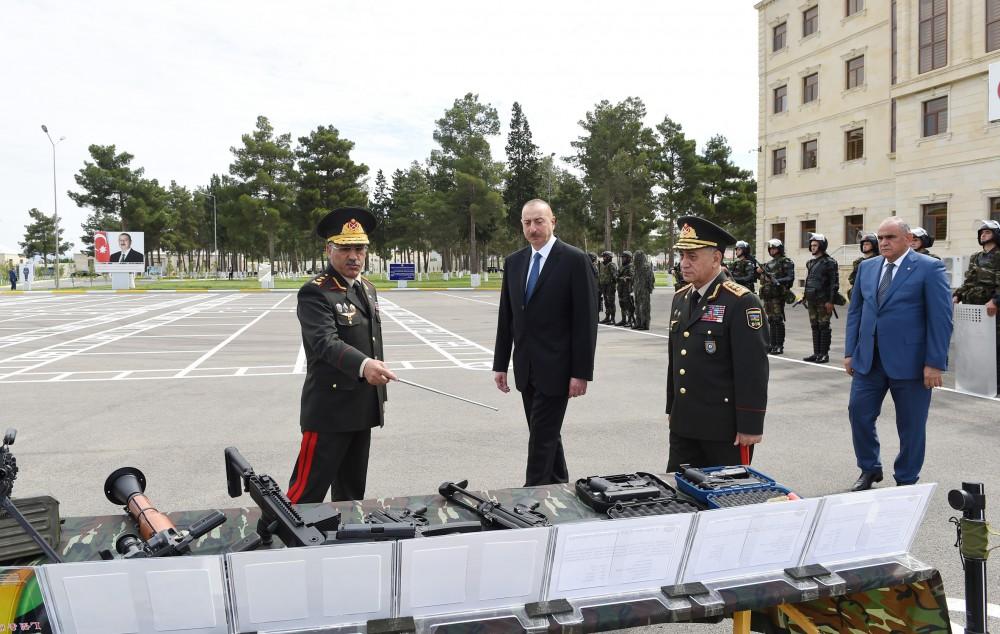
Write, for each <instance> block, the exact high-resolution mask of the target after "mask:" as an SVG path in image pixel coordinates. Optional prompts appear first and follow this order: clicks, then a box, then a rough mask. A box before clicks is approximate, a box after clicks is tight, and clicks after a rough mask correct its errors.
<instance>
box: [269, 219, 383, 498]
mask: <svg viewBox="0 0 1000 634" xmlns="http://www.w3.org/2000/svg"><path fill="white" fill-rule="evenodd" d="M375 225H376V220H375V217H374V216H373V215H372V214H371V213H370V212H368V211H367V210H365V209H357V208H345V209H336V210H334V211H331V212H330V213H329V214H327V215H326V216H325V217H324V218H323V219H322V220H321V221H320V222H319V226H318V227H317V228H316V232H317V233H318V234H319V235H320V237H321V238H323V239H325V240H326V255H327V259H328V260H329V264H328V265H327V267H326V270H325V271H323V273H321V274H320V275H317V276H316V277H314V278H312V279H311V280H309V281H308V282H306V284H305V285H304V286H303V287H302V288H301V289H300V290H299V295H298V308H297V310H296V312H297V314H298V318H299V324H300V325H301V327H302V346H303V348H305V353H306V380H305V383H304V384H303V385H302V407H301V413H300V418H299V425H300V426H301V428H302V445H301V447H300V449H299V456H298V459H297V460H296V462H295V468H294V470H293V472H292V478H291V482H290V483H289V488H288V499H290V500H291V501H292V502H295V503H300V502H322V501H324V498H325V497H326V494H327V491H330V490H331V489H332V491H333V501H335V502H336V501H341V500H360V499H362V498H364V496H365V481H366V479H367V474H368V450H369V447H370V445H371V428H372V427H379V426H381V425H382V422H383V415H384V411H385V400H386V390H385V385H386V383H388V382H389V381H391V380H394V379H395V378H396V375H395V374H393V372H392V371H391V370H389V368H388V367H386V365H385V363H383V362H382V359H383V358H384V357H383V355H382V325H381V317H380V315H379V306H378V297H377V296H376V294H375V286H374V285H373V284H372V283H371V282H369V281H368V280H366V279H364V278H363V277H361V270H362V268H363V267H364V263H365V255H366V254H367V250H368V233H370V232H371V231H372V230H373V229H374V228H375Z"/></svg>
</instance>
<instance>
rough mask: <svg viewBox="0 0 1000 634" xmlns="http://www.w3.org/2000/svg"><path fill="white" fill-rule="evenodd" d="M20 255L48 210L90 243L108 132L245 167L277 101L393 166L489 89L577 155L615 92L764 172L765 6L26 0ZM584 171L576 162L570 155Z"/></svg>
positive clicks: (499, 139)
mask: <svg viewBox="0 0 1000 634" xmlns="http://www.w3.org/2000/svg"><path fill="white" fill-rule="evenodd" d="M0 53H2V58H0V59H3V60H4V63H3V64H2V65H0V87H2V93H0V94H2V98H0V132H2V137H0V139H2V142H0V253H13V252H16V251H18V250H19V247H18V244H17V243H18V241H20V240H22V239H23V236H24V226H25V224H27V222H28V210H29V209H31V208H32V207H37V208H38V209H40V210H41V211H43V212H44V213H46V214H50V215H51V213H52V211H53V202H54V201H53V186H52V177H53V168H52V158H53V157H52V152H53V150H52V146H51V145H50V143H49V140H48V139H47V138H46V136H45V134H44V133H43V132H42V130H41V125H42V124H45V125H47V126H48V128H49V132H50V133H51V135H52V138H53V140H54V141H58V139H59V138H60V137H65V140H63V141H60V142H59V143H58V145H57V146H56V168H55V178H56V192H57V196H56V201H55V203H56V204H57V205H58V212H59V217H60V226H61V227H63V228H64V229H65V233H64V237H65V239H68V240H69V241H71V242H73V243H74V248H73V251H74V252H75V251H78V250H79V249H81V248H82V244H81V242H80V239H79V236H80V233H81V229H80V225H81V223H82V222H83V221H84V219H85V218H86V217H87V215H88V214H89V211H88V210H86V209H80V208H78V207H77V206H76V204H75V203H74V202H73V201H72V200H71V199H70V198H69V197H68V196H67V195H66V192H67V190H69V189H72V188H75V186H76V185H75V182H74V180H73V176H74V175H75V174H76V173H77V172H78V171H79V170H80V169H81V168H82V167H83V162H84V161H85V160H88V158H89V155H88V152H87V147H88V146H89V145H91V144H100V145H110V144H113V145H115V146H116V148H117V150H118V151H119V152H121V151H127V152H129V153H130V154H133V155H134V156H135V159H134V160H133V163H132V166H133V167H142V168H144V169H145V170H146V174H145V175H146V176H147V177H149V178H156V179H158V180H159V181H160V183H161V184H162V185H169V183H170V181H172V180H173V181H177V183H179V184H181V185H184V186H187V187H189V188H194V187H197V186H202V185H205V184H207V182H208V180H209V178H210V177H211V175H212V174H216V173H226V172H228V169H229V164H230V163H231V162H232V153H231V152H230V148H231V147H233V146H238V145H240V144H241V142H240V137H241V135H243V134H246V133H249V132H250V131H252V130H253V127H254V124H255V121H256V118H257V116H258V115H265V116H267V117H268V118H269V119H270V121H271V123H272V125H273V126H274V128H275V130H276V132H278V133H284V132H290V133H291V134H292V137H293V139H297V138H298V137H300V136H305V135H306V134H308V133H309V132H310V131H311V130H313V129H315V128H316V126H319V125H333V126H335V127H336V128H337V129H339V130H340V132H341V135H342V136H345V137H346V138H348V139H350V140H352V141H354V142H355V144H356V145H355V150H354V152H353V153H352V157H353V158H354V159H355V160H356V161H359V162H363V163H365V164H366V165H368V167H369V169H370V173H369V174H370V183H371V182H372V181H374V175H375V173H376V171H377V170H378V169H382V170H383V171H384V172H385V173H386V175H387V177H388V175H389V174H391V172H392V171H393V170H395V169H397V168H405V167H406V166H407V165H408V164H409V163H410V162H411V161H413V160H420V161H422V160H423V159H425V158H426V157H427V156H428V155H429V154H430V151H431V150H432V149H433V148H434V147H436V145H435V143H434V140H433V138H432V134H433V131H434V122H435V120H437V119H439V118H440V117H441V116H442V115H443V113H444V111H445V110H446V109H447V108H448V107H449V106H451V105H452V103H453V102H454V101H455V99H457V98H459V97H461V96H462V95H464V94H466V93H468V92H472V93H477V94H478V95H479V99H480V101H482V102H485V103H489V104H492V105H493V106H494V107H495V108H496V109H497V111H498V112H499V115H500V119H501V134H500V135H499V136H496V137H493V138H492V139H491V144H492V149H493V154H494V157H495V158H496V159H497V160H505V155H504V145H505V144H506V134H507V130H508V129H509V123H510V112H511V106H512V105H513V103H514V102H515V101H516V102H519V103H520V104H521V106H522V108H523V110H524V113H525V116H526V117H527V119H528V122H529V124H530V126H531V130H532V134H533V137H534V141H535V143H536V144H537V145H538V146H539V149H540V152H541V153H543V154H545V155H548V154H550V153H555V155H556V157H557V159H559V158H561V157H567V156H569V155H571V154H572V153H573V150H572V147H571V146H570V142H571V141H573V140H575V139H577V138H578V137H579V136H580V135H581V134H582V128H580V126H579V121H580V120H581V119H583V118H584V116H585V115H586V113H587V112H588V111H591V110H593V109H594V106H595V105H596V104H597V103H598V102H600V101H601V100H602V99H607V100H609V101H611V102H613V103H614V102H618V101H621V100H623V99H625V98H626V97H629V96H637V97H639V98H641V99H642V100H643V101H644V102H645V104H646V107H647V110H648V117H647V123H648V124H649V125H651V126H655V125H656V124H657V123H659V122H660V121H662V120H663V117H664V116H667V115H669V116H670V117H671V118H672V119H674V120H675V121H678V122H679V123H681V125H682V126H683V127H684V131H685V132H686V133H687V134H688V135H689V136H690V137H693V138H695V139H696V140H697V141H698V143H699V148H700V147H701V146H702V145H703V144H704V142H705V141H706V140H708V138H710V137H711V136H712V135H714V134H723V135H725V136H726V137H727V138H728V140H729V143H730V145H731V146H732V148H733V159H734V160H735V161H736V162H737V163H738V164H739V165H741V166H742V167H744V168H746V169H750V170H753V169H755V167H756V153H755V151H754V150H755V148H756V147H757V12H756V10H755V9H754V8H753V2H752V1H751V0H702V1H701V2H692V1H689V0H688V1H683V2H682V1H680V0H616V1H615V2H607V1H595V0H544V1H543V0H535V1H532V2H528V1H522V0H505V1H504V2H491V3H486V2H472V1H469V0H465V1H464V2H462V1H457V0H423V1H419V2H412V1H410V2H402V1H397V0H378V1H377V2H374V1H368V2H362V1H355V0H337V1H333V0H328V1H326V2H305V1H298V2H296V1H293V2H287V3H278V2H259V1H258V0H243V1H240V2H234V1H229V0H225V1H206V0H200V1H197V2H191V1H189V0H172V1H170V0H161V1H159V2H134V1H129V2H124V1H105V0H93V1H91V2H85V3H84V2H64V1H58V2H53V1H49V0H6V1H5V2H4V19H3V21H2V24H0ZM563 166H564V167H566V165H563Z"/></svg>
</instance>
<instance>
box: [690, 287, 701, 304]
mask: <svg viewBox="0 0 1000 634" xmlns="http://www.w3.org/2000/svg"><path fill="white" fill-rule="evenodd" d="M700 301H701V293H699V292H698V291H695V292H694V293H692V294H691V305H692V306H697V305H698V302H700Z"/></svg>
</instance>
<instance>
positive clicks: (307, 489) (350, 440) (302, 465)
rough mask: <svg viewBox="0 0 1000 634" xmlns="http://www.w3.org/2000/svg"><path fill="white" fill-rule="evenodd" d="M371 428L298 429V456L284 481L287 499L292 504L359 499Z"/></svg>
mask: <svg viewBox="0 0 1000 634" xmlns="http://www.w3.org/2000/svg"><path fill="white" fill-rule="evenodd" d="M371 438H372V430H371V429H365V430H364V431H348V432H315V431H304V432H302V444H301V446H300V447H299V456H298V458H297V459H296V460H295V467H294V468H293V469H292V478H291V480H290V481H289V483H288V499H289V500H291V501H292V503H294V504H301V503H305V502H324V501H325V498H326V494H327V493H328V492H330V491H332V494H333V495H332V498H331V499H332V500H333V501H334V502H342V501H347V500H363V499H364V497H365V483H366V481H367V479H368V451H369V449H370V447H371Z"/></svg>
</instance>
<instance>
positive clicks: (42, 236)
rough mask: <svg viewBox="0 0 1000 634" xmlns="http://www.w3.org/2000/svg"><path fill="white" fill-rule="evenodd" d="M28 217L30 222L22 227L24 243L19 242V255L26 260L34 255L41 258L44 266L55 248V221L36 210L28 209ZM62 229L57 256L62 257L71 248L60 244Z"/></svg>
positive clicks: (60, 235)
mask: <svg viewBox="0 0 1000 634" xmlns="http://www.w3.org/2000/svg"><path fill="white" fill-rule="evenodd" d="M28 216H29V217H30V218H31V220H32V222H30V223H29V224H27V225H25V226H24V241H23V242H19V243H18V244H19V245H21V253H23V254H24V257H26V258H33V257H35V256H36V255H40V256H42V259H43V260H44V261H45V264H46V265H48V263H49V254H50V253H52V252H53V250H55V248H56V244H55V240H56V239H55V226H56V225H55V220H53V218H52V216H46V215H45V214H43V213H42V212H40V211H39V210H38V209H34V208H32V209H29V210H28ZM62 235H63V229H62V228H61V227H60V228H59V239H60V242H59V255H60V256H61V255H64V254H65V253H66V252H67V251H69V249H70V248H71V247H72V246H73V245H72V244H70V243H69V242H62V241H61V240H62Z"/></svg>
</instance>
